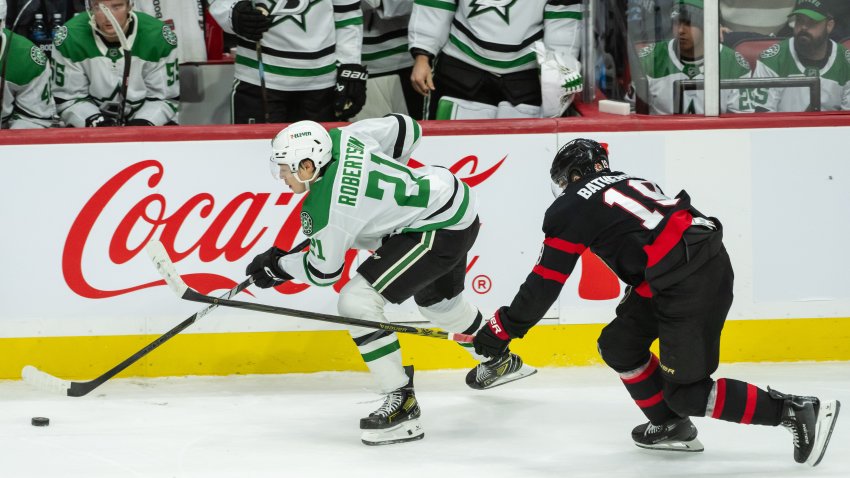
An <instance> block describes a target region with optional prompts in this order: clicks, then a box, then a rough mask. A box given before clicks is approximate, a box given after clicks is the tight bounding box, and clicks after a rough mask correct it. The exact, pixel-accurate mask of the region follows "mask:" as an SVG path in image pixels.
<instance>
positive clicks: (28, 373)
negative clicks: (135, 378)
mask: <svg viewBox="0 0 850 478" xmlns="http://www.w3.org/2000/svg"><path fill="white" fill-rule="evenodd" d="M309 243H310V240H309V239H306V240H304V242H302V243H300V244H298V245H297V246H295V248H293V250H298V251H300V250H301V249H304V248H305V247H307V245H308V244H309ZM160 246H161V244H160ZM252 283H253V281H252V280H251V278H250V277H249V278H248V279H246V280H244V281H243V282H242V283H241V284H239V285H237V286H236V287H234V288H233V289H230V290H229V291H227V293H225V294H224V295H222V296H221V297H222V298H226V299H229V298H231V297H233V296H234V295H236V294H238V293H240V292H242V291H243V290H245V289H246V288H247V287H248V286H250V285H251V284H252ZM216 307H218V305H217V304H212V305H210V306H207V307H205V308H203V309H202V310H199V311H198V312H195V313H194V314H192V316H191V317H189V318H188V319H186V320H184V321H183V322H180V323H179V324H177V326H175V327H174V328H173V329H171V330H169V331H168V332H166V333H165V334H163V335H161V336H160V337H159V338H158V339H156V340H154V341H153V342H151V343H149V344H148V345H146V346H145V347H144V348H143V349H141V350H139V351H138V352H136V353H134V354H133V355H131V356H130V357H128V358H127V359H126V360H124V361H123V362H121V363H119V364H118V365H116V366H115V367H112V368H111V369H109V370H108V371H107V372H105V373H103V374H102V375H101V376H99V377H97V378H95V379H94V380H89V381H88V382H71V381H68V380H62V379H60V378H58V377H54V376H53V375H50V374H49V373H47V372H43V371H41V370H39V369H37V368H36V367H33V366H32V365H27V366H26V367H24V369H23V370H22V371H21V377H22V378H23V379H24V382H26V383H28V384H30V385H32V386H33V387H35V388H39V389H42V390H46V391H50V392H55V393H58V394H61V395H67V396H69V397H82V396H83V395H86V394H88V393H89V392H91V391H92V390H94V389H96V388H97V387H99V386H101V385H103V383H104V382H106V381H107V380H109V379H110V378H112V377H114V376H115V375H117V374H119V373H121V371H123V370H124V369H125V368H127V367H129V366H130V365H132V364H134V363H136V362H138V361H139V359H141V358H142V357H144V356H145V355H147V354H148V353H150V352H151V351H153V350H154V349H155V348H157V347H159V346H160V345H162V344H163V343H165V342H166V341H168V340H169V339H171V338H172V337H174V336H175V335H177V334H179V333H180V332H182V331H183V330H185V329H186V328H187V327H189V326H190V325H192V324H194V323H195V322H196V321H197V320H198V319H200V318H201V317H203V316H205V315H207V314H208V313H210V312H212V311H213V309H215V308H216Z"/></svg>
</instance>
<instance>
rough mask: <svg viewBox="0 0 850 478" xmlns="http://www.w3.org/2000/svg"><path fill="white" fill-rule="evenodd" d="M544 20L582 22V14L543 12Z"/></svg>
mask: <svg viewBox="0 0 850 478" xmlns="http://www.w3.org/2000/svg"><path fill="white" fill-rule="evenodd" d="M543 18H544V19H545V20H552V19H556V18H572V19H573V20H581V18H582V16H581V12H543Z"/></svg>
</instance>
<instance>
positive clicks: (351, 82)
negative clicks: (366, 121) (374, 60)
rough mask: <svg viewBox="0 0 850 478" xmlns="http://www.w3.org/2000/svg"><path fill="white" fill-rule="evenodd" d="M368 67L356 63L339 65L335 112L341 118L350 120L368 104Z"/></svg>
mask: <svg viewBox="0 0 850 478" xmlns="http://www.w3.org/2000/svg"><path fill="white" fill-rule="evenodd" d="M367 79H369V73H368V72H367V71H366V67H365V66H363V65H358V64H356V63H345V64H342V65H339V67H338V68H337V73H336V99H335V101H334V112H335V113H336V117H337V118H338V119H340V120H343V121H345V120H348V119H349V118H351V117H352V116H354V115H356V114H357V113H359V112H360V110H362V109H363V105H365V104H366V80H367Z"/></svg>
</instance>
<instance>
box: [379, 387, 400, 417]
mask: <svg viewBox="0 0 850 478" xmlns="http://www.w3.org/2000/svg"><path fill="white" fill-rule="evenodd" d="M402 395H403V394H402V393H401V392H392V393H390V394H389V395H387V398H386V399H384V404H383V405H381V408H379V409H377V410H375V411H374V412H373V413H372V415H381V416H384V417H387V416H389V415H390V414H391V413H392V412H393V411H395V409H397V408H398V407H399V406H401V398H402Z"/></svg>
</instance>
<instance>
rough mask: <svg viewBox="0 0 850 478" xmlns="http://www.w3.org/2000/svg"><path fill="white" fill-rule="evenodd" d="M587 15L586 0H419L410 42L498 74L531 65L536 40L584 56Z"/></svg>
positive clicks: (531, 66)
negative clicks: (584, 16)
mask: <svg viewBox="0 0 850 478" xmlns="http://www.w3.org/2000/svg"><path fill="white" fill-rule="evenodd" d="M581 18H582V13H581V0H415V4H414V6H413V13H412V15H411V17H410V27H409V29H410V33H409V39H410V47H411V48H420V49H422V50H425V51H427V52H429V53H432V54H434V55H436V54H437V53H439V52H440V51H442V52H443V53H444V54H446V55H448V56H451V57H452V58H456V59H458V60H460V61H463V62H465V63H468V64H470V65H473V66H475V67H476V68H480V69H483V70H486V71H489V72H491V73H496V74H504V73H512V72H515V71H523V70H531V69H535V68H537V57H536V55H535V53H534V52H533V51H532V49H531V45H532V44H533V43H534V42H535V41H536V40H541V39H542V40H543V43H544V44H545V46H546V48H547V49H550V50H553V51H554V50H558V51H562V52H564V53H566V54H567V55H569V56H570V57H572V58H578V56H579V51H580V48H581V31H582V28H581Z"/></svg>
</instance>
